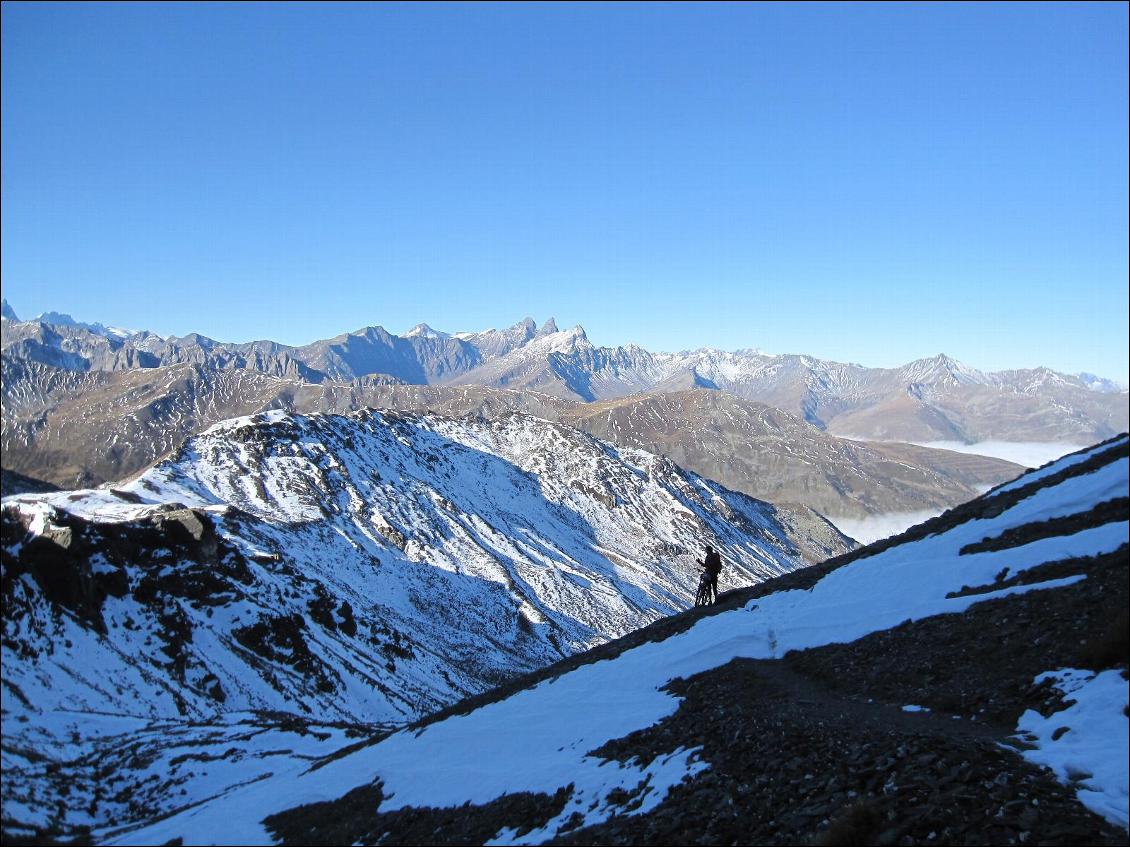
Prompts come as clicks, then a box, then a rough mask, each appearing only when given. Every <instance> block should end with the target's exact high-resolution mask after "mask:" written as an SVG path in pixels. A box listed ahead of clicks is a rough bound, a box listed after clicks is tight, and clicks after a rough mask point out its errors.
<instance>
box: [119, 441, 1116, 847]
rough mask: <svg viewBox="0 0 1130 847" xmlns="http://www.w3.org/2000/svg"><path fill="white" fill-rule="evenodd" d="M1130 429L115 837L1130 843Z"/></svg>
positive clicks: (328, 746)
mask: <svg viewBox="0 0 1130 847" xmlns="http://www.w3.org/2000/svg"><path fill="white" fill-rule="evenodd" d="M1128 448H1130V440H1128V439H1127V437H1126V436H1121V437H1119V438H1116V439H1114V440H1112V441H1110V442H1107V443H1104V444H1101V445H1098V446H1096V447H1094V448H1091V449H1090V450H1087V451H1084V452H1081V453H1079V454H1075V455H1072V456H1069V457H1066V458H1064V459H1062V460H1060V461H1058V462H1056V463H1053V464H1051V465H1049V466H1047V467H1045V468H1042V469H1040V470H1039V471H1036V472H1032V473H1029V474H1026V475H1025V476H1023V477H1021V478H1020V479H1018V480H1017V481H1015V482H1013V483H1010V484H1008V485H1005V486H1001V487H999V488H997V489H996V490H994V491H992V492H989V493H988V494H986V495H984V496H982V497H981V498H979V499H977V500H975V501H973V502H971V503H968V504H965V505H963V506H961V507H959V508H958V509H955V510H953V511H951V512H949V513H947V514H945V515H943V516H941V517H939V518H936V519H934V520H933V521H931V522H929V523H927V524H925V525H922V526H920V527H917V528H915V529H914V530H913V531H911V532H908V533H907V534H905V535H904V536H902V537H900V538H897V539H893V540H890V541H888V542H885V543H881V544H877V545H873V546H872V547H868V548H864V549H862V550H860V551H857V552H854V553H849V554H847V555H845V556H841V557H838V558H835V559H832V560H830V561H829V562H827V563H826V564H824V565H822V566H819V567H817V568H811V569H808V570H805V571H798V572H796V573H794V574H790V575H786V576H783V577H780V578H779V579H778V580H773V581H769V582H765V583H762V584H760V585H758V586H755V587H753V588H752V589H744V590H739V591H735V592H732V593H730V594H729V595H728V596H727V597H726V598H724V602H723V603H721V604H720V605H719V606H717V607H714V608H710V609H708V610H696V611H693V612H688V613H684V614H683V615H680V616H676V617H674V618H670V619H666V620H664V621H660V622H658V623H655V624H652V625H651V626H650V627H648V628H647V629H645V630H642V631H641V632H637V633H633V634H632V635H631V636H629V637H627V638H625V639H622V640H620V641H617V642H612V643H609V644H607V645H604V646H603V647H600V648H598V649H597V650H595V651H593V652H592V653H591V654H588V655H580V656H575V657H573V658H571V659H569V660H566V661H565V662H563V663H562V664H560V665H558V666H556V667H551V668H548V669H546V670H543V671H541V672H538V673H535V674H534V675H533V676H531V677H528V678H527V679H526V680H525V681H524V683H523V682H517V683H514V684H511V685H510V686H508V687H507V688H506V689H504V690H502V691H499V692H497V693H496V694H494V695H488V696H484V697H480V698H477V699H476V700H473V701H470V702H469V703H467V704H465V705H460V706H457V707H455V708H452V709H449V710H447V711H446V712H444V713H441V714H439V715H437V716H435V717H433V718H431V719H427V720H425V721H423V722H421V723H420V724H418V725H416V726H415V727H409V728H408V729H406V730H403V731H400V732H396V733H394V734H392V735H389V736H385V737H376V736H374V737H373V738H372V739H371V741H370V742H369V743H364V742H354V743H352V744H350V745H348V746H335V744H333V743H327V744H326V745H325V747H324V748H323V749H324V751H325V755H324V757H323V758H321V759H319V760H317V761H316V762H314V763H313V764H311V763H310V762H309V761H301V762H295V763H294V764H293V765H292V766H290V767H288V768H284V767H281V766H280V767H279V768H278V769H277V770H276V771H275V773H274V775H273V776H272V777H271V778H269V779H265V780H263V782H261V783H259V784H256V785H251V786H245V787H242V788H239V789H235V790H233V791H231V792H230V793H228V794H225V795H224V796H221V797H216V798H214V799H211V800H209V801H208V802H206V803H204V804H202V805H200V806H196V807H193V808H191V809H187V810H185V811H183V812H181V813H179V814H177V815H174V816H172V817H170V818H167V819H165V820H162V821H159V822H155V823H153V824H152V825H150V826H148V827H144V828H141V829H139V830H136V831H131V832H114V831H106V832H103V833H98V835H99V836H100V837H103V838H105V839H106V840H107V841H108V842H109V843H152V842H155V841H156V842H163V841H165V840H166V839H171V838H183V839H184V840H185V842H186V843H215V842H216V841H218V840H222V839H224V838H238V839H241V840H245V841H247V842H248V843H271V842H275V843H346V842H349V843H372V842H379V843H386V844H389V843H391V844H395V843H421V842H423V843H436V844H448V843H450V844H458V843H484V842H487V841H492V840H493V841H501V842H506V843H554V842H565V843H584V844H588V843H643V842H647V843H735V842H738V843H770V844H776V843H780V844H792V843H827V844H847V843H852V844H855V843H879V844H917V843H938V842H940V843H965V844H1001V843H1016V844H1020V843H1062V844H1108V843H1109V844H1118V843H1126V833H1127V830H1126V827H1127V820H1128V816H1127V763H1126V756H1125V751H1126V749H1127V737H1128V734H1127V726H1128V721H1127V691H1128V684H1127V641H1126V635H1127V633H1126V618H1125V611H1126V606H1127V600H1128V596H1127V593H1128V588H1127V568H1128V549H1130V547H1128V533H1130V524H1128V521H1127V518H1128V500H1127V497H1126V492H1127V481H1128V476H1130V459H1128V454H1130V449H1128Z"/></svg>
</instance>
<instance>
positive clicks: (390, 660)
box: [3, 412, 850, 815]
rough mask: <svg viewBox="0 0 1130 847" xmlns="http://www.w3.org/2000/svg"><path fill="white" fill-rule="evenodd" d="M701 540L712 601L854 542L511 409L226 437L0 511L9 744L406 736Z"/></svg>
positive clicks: (665, 463)
mask: <svg viewBox="0 0 1130 847" xmlns="http://www.w3.org/2000/svg"><path fill="white" fill-rule="evenodd" d="M704 543H713V544H714V545H715V546H717V547H719V548H720V550H721V551H722V554H723V557H724V558H725V560H726V562H727V569H726V571H725V573H724V575H723V584H724V586H725V585H730V586H733V585H748V584H752V583H756V582H759V581H761V580H763V579H765V578H767V577H772V576H775V575H779V574H784V573H788V572H790V571H793V570H795V569H796V568H799V567H802V566H804V565H806V564H808V563H809V560H806V559H805V557H804V552H802V549H803V551H805V552H807V554H808V555H809V556H810V557H811V559H815V558H818V557H819V558H823V557H824V556H826V555H829V554H834V553H837V552H841V551H843V550H845V549H847V548H848V547H849V546H850V543H849V542H848V541H847V540H846V539H845V538H844V537H843V536H841V535H840V534H839V533H838V532H836V531H835V529H834V528H833V527H831V525H830V524H828V523H827V522H826V521H824V520H823V519H822V518H820V517H819V516H817V515H815V513H812V512H810V511H808V510H805V509H802V508H798V509H793V510H786V509H778V508H775V507H772V506H769V505H768V504H764V503H761V502H759V501H756V500H752V499H751V498H749V497H746V496H745V495H741V494H737V493H734V492H730V491H728V490H726V489H724V488H722V487H721V486H719V485H717V484H715V483H712V482H709V481H707V480H704V479H702V478H700V477H697V476H695V475H693V474H690V473H688V472H685V471H682V470H680V469H679V468H677V467H676V466H675V465H673V464H672V463H671V462H670V461H669V460H666V459H662V458H658V457H655V456H653V455H650V454H647V453H644V452H642V451H636V450H623V451H619V450H616V449H615V448H613V447H612V446H611V445H608V444H606V443H603V442H600V441H597V440H595V439H593V438H591V437H589V436H586V435H583V434H581V433H579V432H577V431H576V430H573V429H570V428H568V427H565V426H560V425H555V424H551V423H548V422H546V421H543V420H540V419H538V418H533V417H529V416H526V415H520V414H514V415H510V416H507V417H504V418H502V419H499V420H496V421H493V422H487V421H471V420H469V419H455V418H443V417H438V416H432V415H408V414H394V413H377V412H361V413H356V414H353V415H349V416H334V415H313V416H291V415H287V414H285V413H282V412H274V413H269V414H266V415H258V416H255V417H252V418H243V419H237V420H233V421H228V422H224V423H222V424H219V425H216V426H214V427H212V428H211V429H209V430H208V431H207V432H205V433H204V434H203V435H201V436H199V437H196V438H194V439H191V440H189V441H188V442H186V443H185V445H184V447H183V448H182V449H181V450H180V452H179V453H178V455H177V456H175V457H174V458H172V459H170V460H168V461H166V462H163V463H161V464H159V465H157V466H156V467H154V468H153V469H151V470H149V471H147V472H145V473H144V474H142V475H141V476H140V477H138V478H137V479H135V480H133V481H132V482H130V483H128V484H126V485H123V486H121V487H120V488H116V489H108V490H87V491H77V492H61V493H57V494H43V495H21V496H19V497H13V498H6V499H5V501H4V586H5V588H4V604H5V607H4V626H5V638H4V647H3V650H4V653H3V666H4V676H3V682H4V727H5V735H6V737H7V736H8V735H9V734H10V733H13V732H16V731H17V730H20V731H21V732H22V731H23V730H28V731H32V730H35V731H36V732H40V733H42V731H43V727H44V725H47V724H52V722H59V721H60V719H59V718H58V715H59V714H61V713H73V712H80V713H102V714H112V715H118V716H123V718H125V717H128V718H129V720H131V721H133V724H132V725H133V726H134V727H135V728H136V729H137V731H139V732H140V731H142V730H143V729H145V728H147V727H150V726H152V725H154V722H157V723H160V722H162V721H170V720H182V721H183V720H192V721H201V720H203V721H216V720H218V719H219V716H221V715H222V714H225V713H236V712H247V711H252V710H256V711H263V710H268V711H277V712H296V713H299V714H301V715H304V716H306V718H307V719H314V718H316V719H318V720H322V721H327V720H328V721H335V720H336V721H349V722H352V723H366V724H377V725H392V724H400V723H403V722H405V721H406V720H411V719H414V718H417V717H419V716H421V715H423V714H426V713H427V712H429V711H432V710H434V709H436V708H438V707H440V706H443V705H446V704H448V703H451V702H453V701H454V700H457V699H459V698H460V697H463V696H466V695H468V694H473V693H477V692H480V691H482V690H484V689H486V688H489V687H491V686H493V685H495V684H498V683H499V682H501V681H503V680H506V679H508V678H510V677H511V676H513V675H514V674H516V673H519V672H523V671H528V670H532V669H534V668H537V667H540V666H543V665H545V664H547V663H549V662H552V661H554V660H556V659H560V658H562V657H563V656H567V655H570V654H572V653H575V652H577V651H580V650H584V649H586V648H588V647H591V646H594V645H596V644H599V643H602V642H604V641H606V640H607V639H609V638H612V637H616V636H619V635H622V634H624V633H626V632H629V631H631V630H633V629H636V628H637V627H639V626H641V625H644V624H646V623H648V622H650V621H654V620H656V619H658V618H660V617H663V616H666V615H670V614H671V613H672V612H675V611H678V610H680V609H683V608H686V607H687V606H688V605H689V604H690V601H691V598H692V596H693V591H694V588H695V584H696V581H697V570H696V566H695V565H694V561H693V560H694V556H696V555H698V556H701V546H702V544H704ZM62 723H65V721H64V722H62ZM60 725H62V724H60ZM68 731H69V730H68ZM217 731H218V732H219V731H220V730H217ZM224 731H225V732H226V730H224ZM17 734H19V733H17ZM48 735H50V733H48ZM21 737H22V736H21ZM56 741H58V739H56ZM45 743H46V742H44V740H43V739H42V738H39V737H38V736H36V737H28V738H27V739H26V745H27V749H29V750H37V751H39V753H38V754H39V755H42V751H43V749H44V745H45ZM103 752H105V750H103ZM92 755H93V754H92ZM6 767H7V766H6ZM13 767H17V769H19V767H22V766H19V765H13ZM6 772H7V771H6ZM9 800H10V798H7V797H6V799H5V809H6V810H7V809H8V808H9V805H8V804H9ZM31 807H34V808H39V807H38V806H36V805H35V804H31ZM36 814H37V815H39V814H41V813H40V812H36Z"/></svg>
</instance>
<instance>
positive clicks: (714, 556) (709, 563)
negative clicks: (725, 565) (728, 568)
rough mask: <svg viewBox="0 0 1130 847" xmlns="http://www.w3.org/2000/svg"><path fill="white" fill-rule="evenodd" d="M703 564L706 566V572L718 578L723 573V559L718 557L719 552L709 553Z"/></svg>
mask: <svg viewBox="0 0 1130 847" xmlns="http://www.w3.org/2000/svg"><path fill="white" fill-rule="evenodd" d="M703 564H704V565H705V566H706V570H707V571H709V572H710V573H711V574H712V575H714V576H718V574H720V573H721V572H722V557H721V556H719V555H718V551H717V550H711V551H710V552H709V553H707V554H706V560H705V561H704V562H703Z"/></svg>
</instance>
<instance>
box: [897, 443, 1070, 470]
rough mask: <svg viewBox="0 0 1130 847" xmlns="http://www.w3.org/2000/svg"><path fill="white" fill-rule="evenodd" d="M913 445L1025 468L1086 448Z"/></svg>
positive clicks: (1067, 445)
mask: <svg viewBox="0 0 1130 847" xmlns="http://www.w3.org/2000/svg"><path fill="white" fill-rule="evenodd" d="M913 443H915V444H917V445H918V446H919V447H933V448H935V449H936V450H953V451H954V452H955V453H973V454H975V455H978V456H992V457H993V458H995V459H1005V460H1006V461H1009V462H1016V464H1018V465H1023V466H1024V467H1026V468H1038V467H1040V466H1041V465H1045V464H1047V463H1048V462H1051V461H1053V460H1055V459H1058V458H1059V457H1060V456H1066V455H1067V454H1068V453H1074V452H1075V451H1076V450H1082V449H1083V448H1084V447H1086V446H1087V445H1086V444H1068V443H1067V442H1065V441H978V442H977V443H976V444H966V443H964V442H962V441H916V442H913Z"/></svg>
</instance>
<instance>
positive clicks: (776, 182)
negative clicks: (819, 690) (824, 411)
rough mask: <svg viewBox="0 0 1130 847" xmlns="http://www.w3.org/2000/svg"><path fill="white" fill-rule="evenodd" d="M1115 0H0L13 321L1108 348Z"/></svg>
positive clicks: (827, 349) (1111, 368)
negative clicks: (247, 0)
mask: <svg viewBox="0 0 1130 847" xmlns="http://www.w3.org/2000/svg"><path fill="white" fill-rule="evenodd" d="M1126 33H1127V5H1126V4H1124V3H1111V4H1104V5H1087V4H1068V5H1057V4H1037V5H1025V4H989V5H984V6H980V5H965V4H961V5H958V4H952V5H948V4H938V5H915V4H911V5H897V4H886V3H884V4H880V5H874V6H872V5H846V4H845V5H834V6H822V5H818V4H797V5H787V4H786V5H776V4H765V5H762V4H756V5H755V4H740V5H713V4H693V5H639V6H637V5H628V4H622V5H613V6H602V5H594V4H575V5H566V6H554V5H532V6H523V5H516V4H514V5H512V4H506V5H499V6H495V5H470V4H465V5H457V6H443V5H436V6H425V5H420V4H410V5H405V6H398V5H375V6H371V5H347V6H333V5H331V4H328V3H318V4H315V5H311V6H302V5H270V4H251V5H223V4H216V3H207V4H201V5H190V4H168V5H160V4H159V5H153V6H149V5H144V4H132V3H131V4H122V5H114V4H81V5H78V6H70V5H52V4H21V3H5V4H4V6H3V152H2V158H3V162H2V166H3V180H2V205H3V208H2V213H3V219H2V220H3V223H2V250H3V252H2V273H3V292H4V296H5V297H6V298H7V299H8V300H9V301H10V302H11V304H12V306H13V307H14V308H15V309H16V311H17V312H19V313H20V315H21V316H30V315H34V314H36V313H38V312H40V311H44V310H49V309H57V310H60V311H68V312H71V313H72V314H74V315H75V316H76V317H78V318H80V319H85V320H100V321H104V322H107V323H113V324H117V325H122V326H130V327H138V328H149V329H153V330H155V331H157V332H161V333H176V334H183V333H186V332H189V331H199V332H203V333H205V334H207V335H211V336H213V337H217V338H221V339H225V340H233V341H243V340H249V339H252V338H261V337H271V338H275V339H277V340H281V341H286V342H290V343H303V342H307V341H311V340H313V339H315V338H320V337H326V336H330V335H334V334H337V333H339V332H342V331H345V330H349V329H355V328H358V327H361V326H364V325H370V324H381V325H383V326H385V327H387V328H388V329H390V330H393V331H398V330H404V329H407V328H408V327H410V326H412V325H413V324H415V323H417V322H419V321H427V322H428V323H430V324H432V325H433V326H435V327H438V328H441V329H448V330H459V329H481V328H485V327H488V326H502V325H509V324H512V323H514V322H516V321H517V320H519V319H520V318H522V317H524V316H525V315H532V316H533V317H535V318H536V319H538V320H539V321H541V320H543V319H544V318H546V317H548V316H550V315H554V316H555V317H556V318H557V320H558V323H560V324H562V325H566V324H575V323H581V324H583V325H584V326H585V327H586V329H587V330H588V333H589V336H590V338H592V339H593V341H594V342H596V343H605V344H616V343H626V342H630V341H634V342H637V343H640V344H643V345H644V346H647V347H649V348H652V349H667V350H674V349H684V348H690V347H698V346H704V345H709V346H716V347H722V348H727V349H734V348H739V347H749V346H756V347H761V348H763V349H766V350H770V351H774V352H807V353H812V354H815V355H818V356H823V357H826V358H833V359H838V360H842V361H857V362H861V363H863V364H869V365H894V364H899V363H902V362H905V361H908V360H910V359H912V358H917V357H920V356H925V355H932V354H934V353H937V352H941V351H945V352H947V353H949V354H951V355H953V356H955V357H957V358H959V359H962V360H963V361H966V362H968V363H969V364H971V365H975V366H978V367H983V368H991V369H997V368H1005V367H1020V366H1032V365H1036V364H1047V365H1050V366H1052V367H1055V368H1057V369H1060V370H1066V371H1072V372H1074V371H1080V370H1087V371H1093V372H1098V373H1100V374H1103V375H1106V376H1111V377H1114V378H1117V379H1120V380H1123V381H1125V380H1126V379H1127V370H1128V367H1127V340H1128V334H1130V330H1128V319H1127V315H1128V312H1130V304H1128V300H1127V291H1126V280H1127V273H1128V268H1127V249H1128V248H1127V229H1128V220H1127V206H1128V196H1127V179H1128V176H1127V157H1128V151H1127V121H1128V118H1127V97H1128V91H1127V50H1126Z"/></svg>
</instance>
